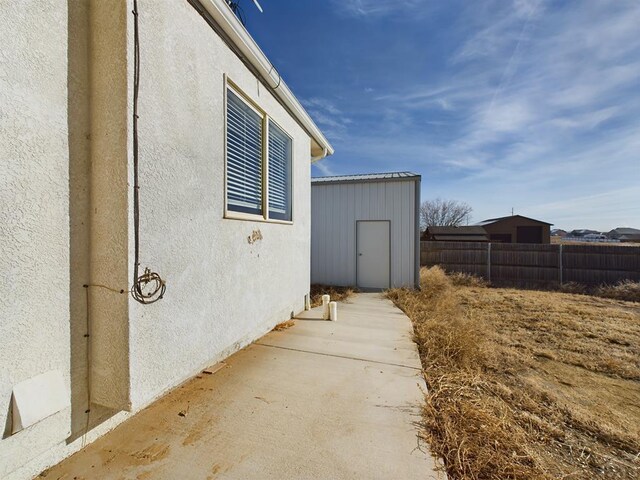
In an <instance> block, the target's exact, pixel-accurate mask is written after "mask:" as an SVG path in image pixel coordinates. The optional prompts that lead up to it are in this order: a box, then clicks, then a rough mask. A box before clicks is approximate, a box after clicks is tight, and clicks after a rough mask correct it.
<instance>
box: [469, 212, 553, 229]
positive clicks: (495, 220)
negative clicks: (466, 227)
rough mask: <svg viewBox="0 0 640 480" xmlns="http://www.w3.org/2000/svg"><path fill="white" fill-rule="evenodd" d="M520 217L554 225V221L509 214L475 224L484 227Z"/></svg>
mask: <svg viewBox="0 0 640 480" xmlns="http://www.w3.org/2000/svg"><path fill="white" fill-rule="evenodd" d="M514 217H520V218H524V219H526V220H532V221H534V222H538V223H544V224H545V225H553V223H549V222H543V221H542V220H536V219H535V218H530V217H525V216H524V215H508V216H506V217H497V218H488V219H487V220H483V221H481V222H478V223H476V224H475V225H476V226H478V227H483V226H485V225H491V224H492V223H496V222H500V221H502V220H507V219H509V218H514Z"/></svg>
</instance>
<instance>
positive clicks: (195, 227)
mask: <svg viewBox="0 0 640 480" xmlns="http://www.w3.org/2000/svg"><path fill="white" fill-rule="evenodd" d="M136 7H137V17H136V16H135V15H134V14H132V10H134V9H135V8H136ZM0 15H1V17H2V25H1V27H0V29H1V33H2V38H3V48H2V55H0V71H2V72H3V75H1V76H0V129H1V130H2V132H3V134H2V135H1V136H0V153H1V155H0V158H1V159H2V160H1V161H2V162H3V163H2V170H3V174H2V176H0V199H1V200H0V317H1V318H2V322H1V323H0V366H1V369H0V371H1V372H2V374H1V375H0V407H1V408H0V422H1V423H2V425H3V426H4V427H5V429H4V434H3V436H2V438H1V439H0V478H3V479H24V478H32V477H33V476H35V475H37V474H38V473H39V472H40V471H42V470H43V469H44V468H46V467H48V466H50V465H52V464H55V463H57V462H58V461H60V460H61V459H63V458H64V457H66V456H68V455H70V454H71V453H73V452H75V451H77V450H78V449H80V448H81V446H82V445H83V444H84V443H86V442H91V441H93V440H95V439H96V438H98V437H99V436H100V435H102V434H104V433H105V432H107V431H108V430H110V429H112V428H114V427H115V426H116V425H117V424H119V423H121V422H122V421H124V420H125V419H126V418H128V417H129V416H130V415H131V414H132V413H134V412H136V411H139V410H140V409H142V408H144V407H145V406H146V405H148V404H149V403H151V402H153V401H154V400H155V399H157V398H158V397H160V396H161V395H163V394H164V393H165V392H167V391H168V390H170V389H172V388H174V387H175V386H177V385H179V384H180V383H181V382H183V381H185V380H186V379H188V378H189V377H191V376H193V375H194V374H195V373H197V372H198V371H200V370H201V369H202V368H203V367H205V366H208V365H211V364H213V363H215V362H217V361H219V360H221V359H224V358H225V357H227V356H228V355H230V354H231V353H233V352H234V351H236V350H238V349H240V348H242V347H243V346H244V345H246V344H248V343H249V342H251V341H252V340H254V339H256V338H257V337H259V336H261V335H262V334H264V333H265V332H267V331H269V330H270V329H271V328H272V327H273V326H274V325H275V324H277V323H279V322H281V321H283V320H286V319H288V318H290V317H291V316H292V315H293V314H295V313H297V312H299V311H301V310H303V309H304V306H305V296H306V295H307V294H308V292H309V281H310V265H309V258H310V253H311V245H310V232H311V204H310V198H311V186H310V169H311V162H312V161H314V160H317V159H319V158H322V157H323V156H325V155H328V154H331V153H332V152H333V149H332V147H331V145H330V144H329V143H328V142H327V140H326V139H325V137H324V136H323V134H322V132H320V130H319V129H318V128H317V126H316V125H315V124H314V123H313V121H312V120H311V118H310V117H309V116H308V114H307V113H306V112H305V110H304V109H303V108H302V106H301V105H300V103H299V102H298V100H297V99H296V98H295V97H294V96H293V94H292V93H291V91H290V90H289V89H288V87H287V86H286V84H285V83H284V82H283V81H282V80H281V79H280V78H279V76H278V74H277V73H276V70H275V69H274V68H273V66H272V65H271V64H270V62H269V61H268V59H267V58H266V57H265V55H264V54H263V53H262V51H261V50H260V48H259V47H258V46H257V45H256V43H255V42H254V41H253V39H252V38H251V37H250V35H249V34H248V33H247V31H246V30H245V29H244V27H243V26H242V24H241V23H240V22H239V21H238V19H237V18H236V17H235V16H234V14H233V12H232V11H231V9H230V8H229V7H228V6H227V4H226V3H225V2H224V0H199V1H196V0H188V1H181V2H156V1H152V0H140V1H139V2H137V5H134V2H133V0H127V1H122V0H88V1H86V2H65V1H58V0H41V1H29V2H2V3H1V4H0ZM136 18H137V20H138V22H137V23H138V27H137V28H138V35H136V22H135V19H136ZM136 38H138V42H136ZM137 47H139V53H140V56H139V60H140V63H139V69H137V68H136V67H137V62H136V49H137ZM136 71H137V72H139V78H138V79H139V91H138V98H137V102H136V101H135V100H134V92H135V90H136V81H135V80H136V79H135V78H134V77H135V73H136ZM134 109H136V113H137V115H136V117H135V120H134ZM136 133H137V140H138V144H137V145H136V142H134V137H135V134H136ZM136 147H138V155H136V154H135V152H136ZM136 187H137V188H136ZM136 192H137V193H138V197H139V199H138V200H137V199H136ZM137 258H138V259H139V264H140V265H139V270H138V272H137V273H138V274H139V275H140V276H142V278H141V282H142V283H141V284H140V286H141V288H140V291H134V293H135V295H136V296H137V297H138V298H140V299H141V300H143V301H148V300H157V301H155V303H150V304H143V303H139V302H138V301H136V299H135V298H134V296H133V295H132V294H130V289H131V288H132V283H134V280H133V278H134V276H136V279H137V278H138V275H136V265H135V263H136V259H137ZM146 267H149V268H150V269H151V270H150V272H149V275H148V276H146V277H145V276H144V272H145V268H146ZM155 273H157V274H158V275H159V277H156V276H154V274H155ZM145 280H147V281H148V282H146V283H145ZM155 280H157V281H158V283H157V284H155V285H156V287H158V290H159V292H157V293H156V296H155V297H153V298H149V299H146V300H145V298H144V297H145V295H146V294H147V293H152V292H149V289H151V290H153V289H154V288H153V287H154V281H155ZM164 288H166V291H163V290H164ZM160 296H161V297H162V298H160Z"/></svg>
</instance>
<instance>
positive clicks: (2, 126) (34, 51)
mask: <svg viewBox="0 0 640 480" xmlns="http://www.w3.org/2000/svg"><path fill="white" fill-rule="evenodd" d="M0 17H1V18H2V21H1V22H0V38H2V47H1V48H2V52H1V53H0V132H2V134H0V162H1V170H2V174H1V175H0V339H1V342H2V344H1V345H0V425H1V426H2V428H3V435H2V437H3V438H2V439H1V440H0V478H6V477H7V476H8V474H9V472H11V471H13V470H15V469H16V468H17V467H18V466H19V465H21V462H23V461H24V459H25V453H26V452H28V454H29V455H36V454H38V453H40V452H42V451H44V450H46V449H47V448H49V446H50V445H51V444H52V443H56V442H60V441H63V440H64V438H66V436H67V435H68V433H69V424H70V409H68V408H67V409H65V410H63V411H61V412H59V413H57V414H55V415H53V416H51V417H49V418H47V419H45V420H43V421H41V422H39V423H38V424H36V425H33V426H32V427H30V428H29V429H27V430H24V431H22V432H20V433H19V434H17V435H15V436H10V435H9V434H10V433H11V431H10V425H11V422H10V421H9V419H8V418H7V416H8V415H9V414H10V411H11V410H10V401H11V392H12V389H13V386H14V385H15V384H17V383H19V382H22V381H25V380H27V379H29V378H31V377H34V376H36V375H39V374H41V373H44V372H48V371H51V370H58V371H60V372H61V373H62V375H63V378H64V382H65V384H66V386H67V387H68V385H69V361H70V360H69V343H70V340H69V214H68V211H69V210H68V205H69V171H68V162H67V155H68V131H67V8H66V2H58V1H54V0H50V1H38V2H35V1H33V2H2V3H1V4H0Z"/></svg>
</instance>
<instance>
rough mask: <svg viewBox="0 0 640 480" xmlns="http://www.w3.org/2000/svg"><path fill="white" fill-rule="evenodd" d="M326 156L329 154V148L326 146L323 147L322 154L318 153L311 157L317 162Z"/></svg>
mask: <svg viewBox="0 0 640 480" xmlns="http://www.w3.org/2000/svg"><path fill="white" fill-rule="evenodd" d="M326 156H327V148H326V147H324V148H323V149H322V153H321V154H320V155H318V156H317V157H311V163H315V162H317V161H318V160H322V159H323V158H324V157H326Z"/></svg>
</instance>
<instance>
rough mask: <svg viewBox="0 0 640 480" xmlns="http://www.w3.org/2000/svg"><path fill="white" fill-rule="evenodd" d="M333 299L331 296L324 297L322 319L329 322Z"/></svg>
mask: <svg viewBox="0 0 640 480" xmlns="http://www.w3.org/2000/svg"><path fill="white" fill-rule="evenodd" d="M330 300H331V297H330V296H329V295H322V319H323V320H329V301H330Z"/></svg>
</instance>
